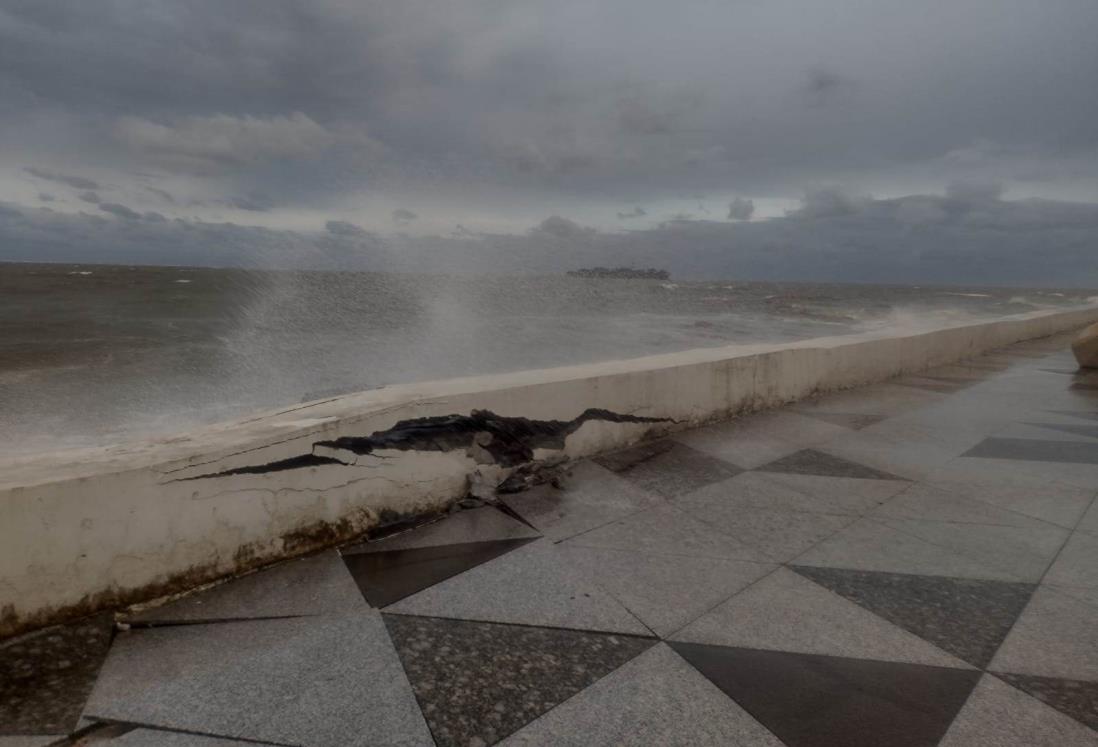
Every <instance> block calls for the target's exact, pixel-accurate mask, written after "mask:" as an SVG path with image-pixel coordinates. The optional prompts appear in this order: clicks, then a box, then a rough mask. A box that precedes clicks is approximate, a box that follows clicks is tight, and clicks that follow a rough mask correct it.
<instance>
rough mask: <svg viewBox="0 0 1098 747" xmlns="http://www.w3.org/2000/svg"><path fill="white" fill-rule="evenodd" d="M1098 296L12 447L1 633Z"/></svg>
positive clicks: (1072, 321)
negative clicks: (141, 435)
mask: <svg viewBox="0 0 1098 747" xmlns="http://www.w3.org/2000/svg"><path fill="white" fill-rule="evenodd" d="M1095 320H1098V306H1088V307H1081V308H1076V309H1072V310H1067V311H1055V312H1035V313H1031V314H1025V315H1019V316H1015V317H1009V318H1005V319H1002V320H996V321H990V322H982V323H976V324H964V325H953V326H949V327H942V328H937V329H928V330H922V331H918V332H907V333H903V334H898V333H895V332H893V333H888V332H885V331H878V332H872V333H865V334H861V335H850V336H843V337H833V338H821V339H816V340H805V341H801V342H797V343H783V344H778V345H752V346H737V347H726V348H706V349H699V350H690V351H685V352H682V353H673V354H666V355H658V356H650V357H647V358H639V359H634V360H626V361H608V362H604V363H597V364H590V365H583V366H568V367H563V368H555V369H546V370H540V371H523V372H517V373H509V374H498V375H490V376H478V377H469V378H463V379H453V380H448V381H440V382H428V383H420V384H409V385H401V386H394V387H387V388H384V389H378V390H373V391H369V392H362V393H359V394H353V395H348V396H345V397H337V398H329V399H326V400H323V401H320V402H315V403H309V404H305V405H299V406H295V407H292V408H286V409H284V410H281V411H276V412H272V413H267V414H263V415H259V416H256V417H253V418H249V419H246V420H241V421H237V422H234V423H227V424H223V425H220V426H215V427H211V428H206V429H204V430H202V431H197V432H194V433H191V434H187V435H181V436H179V437H177V438H173V439H168V440H163V441H158V442H149V443H143V444H138V445H132V446H125V447H111V448H105V449H85V450H80V451H73V452H63V453H55V454H42V455H35V456H30V457H20V458H10V459H6V460H4V459H3V457H0V511H2V517H3V520H2V521H0V636H4V635H10V634H13V633H16V632H18V631H21V630H25V629H28V628H33V627H37V626H40V625H44V624H48V623H50V622H55V621H60V620H63V619H66V618H68V617H73V616H76V615H79V614H85V613H88V612H92V611H95V610H96V609H102V608H105V607H111V606H116V605H120V604H126V603H130V602H136V601H140V600H143V599H148V598H151V597H154V596H158V595H161V594H165V593H169V592H173V591H178V590H181V589H184V588H187V587H189V586H194V585H196V584H199V583H202V582H205V581H209V580H213V579H215V578H218V577H220V576H224V575H229V574H234V573H238V572H241V571H243V570H247V569H249V568H253V567H256V566H259V565H263V564H265V563H269V562H272V561H274V560H278V559H281V558H284V557H287V556H289V555H293V554H299V553H303V552H307V551H309V550H311V549H314V548H316V547H320V546H323V545H327V544H333V543H336V542H339V541H343V540H346V539H350V538H352V537H354V536H356V535H358V534H361V533H363V532H366V531H368V530H371V529H376V528H377V527H379V526H381V525H383V524H387V523H391V522H394V521H400V520H406V519H408V518H410V517H415V516H418V515H423V514H429V513H432V512H436V511H439V510H442V509H444V508H445V507H446V506H448V505H449V504H450V503H452V502H453V501H455V500H457V499H459V498H461V497H463V496H465V495H467V494H468V493H469V491H470V490H471V489H474V488H476V487H478V486H479V487H483V486H484V485H488V486H489V487H490V486H492V485H498V484H500V483H502V482H504V481H505V480H506V479H507V477H508V476H509V475H511V474H513V473H514V472H515V471H516V470H522V469H527V468H528V467H529V465H536V464H539V463H545V462H548V463H552V462H554V461H560V460H566V459H571V458H577V457H582V456H587V455H590V454H594V453H598V452H601V451H606V450H610V449H614V448H620V447H623V446H627V445H629V444H631V443H633V442H635V441H638V440H640V439H642V438H646V437H650V436H654V435H658V434H661V433H665V432H667V431H670V430H673V429H678V428H683V427H689V426H692V425H697V424H700V423H703V422H707V421H712V420H719V419H722V418H727V417H731V416H733V415H735V414H737V413H740V412H745V411H751V410H758V409H763V408H769V407H777V406H780V405H782V404H785V403H787V402H790V401H793V400H796V399H800V398H802V397H806V396H810V395H812V394H815V393H819V392H825V391H831V390H836V389H842V388H848V387H853V386H859V385H863V384H868V383H871V382H875V381H881V380H883V379H887V378H890V377H892V376H897V375H902V374H907V373H912V372H916V371H920V370H923V369H926V368H929V367H931V366H936V365H941V364H945V363H950V362H952V361H956V360H959V359H962V358H965V357H968V356H973V355H977V354H980V353H983V352H986V351H987V350H991V349H994V348H997V347H1001V346H1004V345H1008V344H1011V343H1014V342H1018V341H1021V340H1025V339H1032V338H1037V337H1042V336H1046V335H1049V334H1053V333H1056V332H1060V331H1064V330H1068V329H1074V328H1079V327H1082V326H1085V325H1086V324H1087V323H1090V322H1093V321H1095Z"/></svg>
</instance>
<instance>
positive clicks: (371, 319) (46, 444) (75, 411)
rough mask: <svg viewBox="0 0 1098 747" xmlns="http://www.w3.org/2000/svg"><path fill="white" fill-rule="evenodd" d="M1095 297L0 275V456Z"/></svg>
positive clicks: (530, 282)
mask: <svg viewBox="0 0 1098 747" xmlns="http://www.w3.org/2000/svg"><path fill="white" fill-rule="evenodd" d="M1088 301H1091V302H1094V301H1098V298H1096V291H1094V290H1079V289H1048V288H1042V289H1026V288H981V287H930V286H910V285H840V284H811V283H781V282H738V281H734V280H709V281H678V280H674V279H671V280H648V279H614V278H583V277H569V276H567V275H563V274H562V275H557V276H549V275H545V276H493V275H485V276H470V275H461V276H446V275H434V274H382V273H370V272H308V271H258V270H244V269H221V268H198V267H144V266H113V265H67V264H30V263H0V449H2V450H3V453H5V454H7V455H12V454H21V453H24V452H27V453H30V452H37V451H42V450H51V451H52V450H58V449H66V448H77V447H87V446H108V445H113V444H119V443H126V442H133V441H141V440H145V439H150V438H153V439H155V438H169V437H171V436H172V435H174V434H178V433H180V432H183V431H188V430H192V429H195V428H198V427H201V426H203V425H206V424H210V423H215V422H219V421H225V420H231V419H234V418H239V417H243V416H246V415H249V414H251V413H254V412H257V411H261V410H265V409H270V408H276V407H281V406H285V405H289V404H294V403H299V402H304V401H309V400H313V399H320V398H324V397H329V396H333V395H336V394H342V393H347V392H354V391H360V390H365V389H373V388H377V387H384V386H389V385H393V384H398V383H406V382H412V381H422V380H431V379H443V378H450V377H455V376H465V375H470V374H479V373H490V372H502V371H515V370H522V369H530V368H543V367H550V366H560V365H567V364H573V363H584V362H592V361H601V360H612V359H622V358H630V357H636V356H642V355H649V354H653V353H663V352H672V351H677V350H685V349H689V348H696V347H705V346H720V345H730V344H749V343H758V342H779V341H788V340H799V339H805V338H812V337H820V336H829V335H838V334H850V333H856V332H862V331H866V330H871V329H881V328H890V327H895V328H897V329H900V328H908V327H919V326H929V325H933V324H939V323H946V322H956V321H964V320H968V319H973V320H975V319H985V318H991V317H998V316H1003V315H1007V314H1017V313H1022V312H1027V311H1035V310H1038V309H1050V308H1057V307H1063V306H1069V305H1073V304H1079V303H1085V302H1088Z"/></svg>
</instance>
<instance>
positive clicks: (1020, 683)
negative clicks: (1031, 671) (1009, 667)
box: [995, 672, 1098, 731]
mask: <svg viewBox="0 0 1098 747" xmlns="http://www.w3.org/2000/svg"><path fill="white" fill-rule="evenodd" d="M995 674H996V676H998V677H1000V678H1002V679H1004V680H1006V681H1007V682H1009V683H1010V684H1012V685H1014V686H1015V687H1016V688H1018V689H1019V690H1022V691H1023V692H1027V693H1029V694H1030V695H1032V696H1033V697H1035V698H1037V699H1038V700H1040V701H1042V702H1044V703H1048V704H1049V705H1050V706H1052V707H1053V708H1055V709H1056V710H1058V711H1060V712H1061V713H1066V714H1067V715H1069V716H1071V717H1072V718H1073V719H1076V720H1077V721H1081V722H1082V723H1084V724H1086V725H1087V726H1089V727H1090V728H1092V729H1094V730H1096V731H1098V682H1084V681H1082V680H1064V679H1058V678H1055V677H1035V676H1033V675H1028V674H1010V673H1007V672H996V673H995Z"/></svg>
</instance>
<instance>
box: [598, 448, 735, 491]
mask: <svg viewBox="0 0 1098 747" xmlns="http://www.w3.org/2000/svg"><path fill="white" fill-rule="evenodd" d="M595 462H597V463H598V464H601V465H602V466H603V467H605V468H606V469H608V470H611V471H612V472H616V473H618V474H619V475H621V476H622V477H624V478H625V479H627V480H629V481H630V482H632V483H634V484H635V485H638V486H639V487H641V488H643V489H644V490H650V491H652V492H653V493H657V494H658V495H662V496H664V497H668V498H669V497H673V496H676V495H681V494H682V493H688V492H690V491H691V490H697V489H698V488H700V487H703V486H705V485H708V484H710V483H714V482H718V481H720V480H727V479H728V478H730V477H735V476H736V475H738V474H739V473H740V472H742V471H743V470H741V469H740V468H739V467H736V466H735V465H732V464H729V463H728V462H723V461H721V460H720V459H716V458H714V457H711V456H709V455H707V454H703V453H701V452H700V451H696V450H695V449H691V448H690V447H689V446H686V445H684V444H681V443H678V442H676V441H656V442H653V443H646V444H640V445H639V446H634V447H632V448H630V449H625V450H623V451H617V452H614V453H612V454H606V455H604V456H600V457H598V458H597V459H595Z"/></svg>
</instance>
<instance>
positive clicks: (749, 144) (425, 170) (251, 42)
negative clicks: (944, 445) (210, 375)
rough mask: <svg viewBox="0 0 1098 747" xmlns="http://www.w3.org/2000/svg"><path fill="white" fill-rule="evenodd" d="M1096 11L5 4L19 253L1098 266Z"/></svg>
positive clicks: (756, 265) (697, 265) (1055, 7)
mask: <svg viewBox="0 0 1098 747" xmlns="http://www.w3.org/2000/svg"><path fill="white" fill-rule="evenodd" d="M1096 30H1098V3H1095V2H1094V1H1093V0H1049V2H1042V3H1034V2H1031V0H949V1H948V2H947V1H945V0H942V1H936V0H928V1H927V2H922V3H913V2H893V1H892V0H861V1H859V2H854V1H852V0H829V1H828V2H816V1H815V0H800V1H798V2H793V1H792V0H752V1H741V2H735V1H733V0H721V1H719V2H701V1H690V0H688V1H687V2H676V3H671V2H666V0H664V1H662V2H652V1H651V0H604V1H603V2H597V3H595V2H590V0H576V1H573V0H554V1H553V2H528V1H526V0H508V1H507V2H504V1H503V0H497V1H493V2H473V1H470V0H455V2H451V3H443V4H439V3H435V2H431V3H428V2H422V1H421V0H401V2H399V3H397V2H393V3H362V2H357V1H355V2H352V1H350V0H348V1H347V2H323V1H317V0H314V1H313V2H309V3H301V2H297V0H293V1H292V2H291V1H290V0H285V1H283V0H255V1H254V2H248V1H244V0H236V1H234V2H228V3H226V2H222V1H220V0H217V1H215V0H209V1H205V2H199V1H195V0H170V1H168V0H165V1H163V2H160V1H159V0H116V1H115V2H109V3H88V2H78V1H77V0H70V2H54V1H53V0H27V1H26V2H21V1H20V0H9V2H6V3H4V4H3V6H2V7H0V205H2V207H0V259H2V258H5V257H6V258H13V259H15V258H18V259H23V258H28V256H32V257H33V256H34V255H36V254H37V256H41V255H42V253H43V252H44V253H45V254H46V255H48V256H51V257H55V258H65V259H72V258H82V259H85V260H88V261H92V260H112V259H119V258H121V257H123V256H125V257H127V258H128V259H127V261H142V257H144V258H145V259H146V260H147V261H156V262H165V261H180V262H184V261H205V262H216V263H236V262H242V261H258V262H269V261H273V260H271V259H269V258H268V259H264V256H265V252H267V253H268V254H270V255H271V256H278V257H279V258H280V259H279V261H280V262H293V261H294V260H292V257H294V256H300V257H302V258H303V259H299V260H297V261H298V262H307V261H312V260H308V259H306V258H307V257H314V258H315V255H316V253H317V252H320V253H321V254H322V255H324V256H328V254H330V253H331V252H332V251H334V250H333V249H332V247H331V244H332V242H336V243H337V244H340V246H343V245H347V246H343V249H342V251H345V252H347V254H345V255H343V256H340V257H339V261H340V262H345V263H348V264H354V265H369V264H370V263H371V262H374V261H378V260H377V256H376V251H380V250H379V249H377V247H384V251H385V252H386V255H387V256H389V255H392V254H393V253H394V252H397V251H398V248H400V251H402V252H404V256H405V258H408V257H419V258H423V257H432V256H434V255H435V254H441V255H442V256H443V257H445V258H446V260H447V262H451V261H452V260H453V258H454V257H460V258H462V262H465V261H466V260H468V262H470V263H471V264H470V265H469V266H470V267H472V266H476V265H477V261H475V260H474V259H473V258H476V257H482V256H492V257H495V256H496V255H497V254H499V253H500V252H502V251H504V250H502V249H500V248H499V247H500V245H501V244H502V243H506V240H507V237H512V246H513V247H514V252H515V253H516V256H523V252H527V251H529V252H534V253H535V254H536V253H537V251H541V250H542V249H544V251H546V252H547V255H546V257H545V258H539V259H537V260H536V261H534V260H530V262H531V263H533V264H537V265H538V266H541V265H554V263H556V265H563V264H566V262H565V259H564V257H565V256H567V263H571V264H574V263H576V262H580V263H583V262H584V261H585V260H586V258H587V257H588V256H589V257H590V258H591V259H594V258H597V257H599V256H603V255H607V256H611V255H612V256H614V257H617V256H619V255H622V254H624V255H626V261H628V259H629V258H630V256H629V252H628V251H627V250H626V247H628V246H633V247H636V249H635V251H636V252H637V258H638V261H639V257H640V255H641V254H644V256H645V257H646V258H648V257H649V255H653V254H654V255H659V254H660V252H659V251H656V247H662V251H664V252H666V253H667V256H666V257H663V258H662V263H663V264H674V265H677V266H680V267H682V268H683V271H687V270H689V271H690V272H692V273H694V274H703V275H704V274H707V273H718V272H719V273H721V274H727V273H737V272H739V273H747V272H756V273H764V274H769V275H779V276H780V275H783V274H784V275H788V276H794V275H798V276H799V275H803V274H804V273H805V270H806V268H816V270H814V271H818V272H822V273H826V274H827V275H828V276H830V277H832V278H850V279H856V278H859V277H866V276H873V277H874V278H876V277H877V276H878V275H880V276H892V275H897V276H900V275H904V276H906V275H910V274H911V273H917V274H919V275H927V274H929V275H933V276H934V277H935V278H937V277H938V275H939V274H941V273H945V275H946V277H941V278H940V279H942V280H950V279H954V280H958V281H962V282H972V281H978V280H980V279H981V278H980V277H969V276H968V275H971V274H973V273H975V274H976V275H979V274H980V273H981V272H985V273H986V274H987V276H988V279H990V278H991V276H992V275H994V276H996V277H998V276H1002V275H1003V274H1004V269H1003V268H1004V267H1009V268H1012V269H1011V272H1012V273H1017V277H1015V276H1014V275H1010V273H1007V275H1010V276H1009V277H999V281H1002V282H1009V281H1012V280H1014V281H1021V280H1023V279H1024V278H1026V277H1029V278H1030V279H1031V280H1035V281H1040V282H1049V283H1053V282H1059V280H1060V279H1061V278H1060V275H1059V274H1057V273H1061V274H1063V275H1064V276H1065V277H1068V278H1075V279H1078V278H1080V277H1083V278H1089V280H1087V282H1095V283H1098V273H1096V271H1095V269H1094V266H1095V265H1098V232H1096V224H1098V221H1096V219H1095V217H1094V216H1095V210H1094V208H1093V207H1091V206H1089V205H1090V204H1091V203H1098V126H1095V123H1096V122H1098V96H1095V95H1094V91H1095V90H1098V44H1096V43H1095V41H1094V39H1095V32H1096ZM947 190H950V191H949V193H948V195H947ZM900 198H903V199H900ZM1035 199H1039V200H1041V201H1039V202H1037V201H1034V200H1035ZM1066 203H1085V204H1066ZM46 211H49V212H46ZM836 211H838V213H836ZM840 213H841V216H840V215H839V214H840ZM552 216H557V217H559V218H560V219H561V220H562V221H566V222H571V224H572V225H576V226H582V227H583V228H584V230H581V231H580V232H579V233H576V234H575V235H573V236H567V237H566V236H560V235H554V234H553V233H552V232H551V230H552V229H554V226H556V229H560V227H561V226H565V225H568V223H554V222H550V223H549V229H551V230H550V231H546V230H544V229H545V226H543V225H542V221H544V220H545V219H546V218H550V217H552ZM809 222H811V223H812V230H808V228H806V226H807V225H808V223H809ZM691 223H693V224H696V225H688V224H691ZM228 224H233V225H228ZM333 226H334V228H333ZM539 226H540V227H541V228H538V227H539ZM245 235H246V236H247V237H248V238H247V241H246V242H245V243H246V244H247V246H248V248H247V250H246V251H245V250H244V249H242V248H241V246H242V244H241V242H242V241H244V239H243V238H242V237H243V236H245ZM198 241H201V242H203V243H201V244H199V243H195V242H198ZM62 242H63V243H62ZM553 242H556V243H553ZM561 242H567V243H565V244H562V243H561ZM265 246H266V248H265ZM140 247H144V248H143V249H140ZM293 247H306V249H300V250H299V249H296V248H293ZM324 247H328V248H327V249H325V248H324ZM364 247H367V248H364ZM368 247H373V249H368ZM440 247H450V248H449V249H443V248H440ZM520 247H521V248H520ZM760 247H770V248H769V249H767V250H764V249H763V248H760ZM844 247H845V248H844ZM535 250H536V251H535ZM142 252H144V254H142ZM371 252H374V254H371ZM447 252H449V254H447ZM997 253H1000V254H1001V253H1009V261H1006V260H1004V261H1003V262H1001V263H1000V264H999V265H998V266H996V267H994V268H990V267H989V268H986V269H981V263H982V262H983V263H991V264H995V262H996V258H997V257H999V256H1000V254H997ZM131 254H135V255H137V256H132V257H131V256H130V255H131ZM1051 256H1055V257H1057V258H1059V259H1055V260H1054V261H1048V257H1051ZM870 257H871V261H870V259H869V258H870ZM942 257H945V258H946V259H942ZM949 257H952V258H953V260H952V261H949V260H948V258H949ZM1002 257H1006V254H1002ZM825 258H826V261H825ZM920 258H921V259H920ZM928 258H930V259H928ZM1092 258H1093V260H1092ZM397 259H398V260H399V259H400V257H399V256H398V257H397ZM932 259H933V261H931V260H932ZM977 259H979V260H980V261H976V260H977ZM659 260H661V257H660V256H656V257H655V259H653V261H654V262H657V263H659ZM1061 260H1062V261H1061ZM394 261H395V260H394ZM402 261H406V259H405V260H402ZM439 261H441V260H439ZM495 262H496V260H492V261H490V262H488V264H489V265H493V266H494V263H495ZM867 262H868V263H869V264H868V265H867ZM398 263H399V262H398ZM1027 263H1029V265H1031V267H1030V266H1028V265H1027ZM513 264H514V263H513ZM517 264H518V265H520V269H521V266H525V265H523V264H522V263H517ZM950 265H952V270H950V269H949V266H950ZM462 266H463V267H464V266H465V265H462ZM931 268H935V269H933V270H931ZM1057 268H1058V269H1057ZM548 269H558V268H557V267H556V266H555V265H554V266H552V267H548ZM1035 271H1036V272H1037V273H1038V275H1037V276H1036V277H1035V276H1034V272H1035ZM950 272H953V273H955V274H957V276H956V277H952V278H951V277H948V275H949V273H950ZM1041 273H1044V274H1043V275H1042V274H1041ZM1088 273H1089V274H1088ZM962 275H963V276H962ZM894 279H896V280H903V277H895V278H894ZM923 281H924V282H925V281H926V279H925V278H923Z"/></svg>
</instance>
